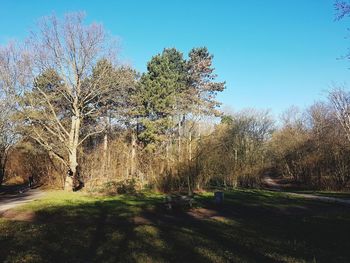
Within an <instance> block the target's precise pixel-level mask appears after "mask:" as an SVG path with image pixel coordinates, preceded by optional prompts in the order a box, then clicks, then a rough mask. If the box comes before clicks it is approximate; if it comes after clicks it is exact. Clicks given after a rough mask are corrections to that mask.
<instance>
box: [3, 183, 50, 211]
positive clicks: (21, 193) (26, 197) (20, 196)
mask: <svg viewBox="0 0 350 263" xmlns="http://www.w3.org/2000/svg"><path fill="white" fill-rule="evenodd" d="M44 194H45V193H44V192H43V191H41V190H40V189H28V188H25V189H23V188H22V189H21V188H19V189H16V191H13V192H8V191H4V192H0V213H2V212H4V211H6V210H9V209H11V208H14V207H16V206H19V205H22V204H25V203H28V202H31V201H34V200H36V199H38V198H41V197H42V196H44Z"/></svg>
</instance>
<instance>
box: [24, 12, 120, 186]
mask: <svg viewBox="0 0 350 263" xmlns="http://www.w3.org/2000/svg"><path fill="white" fill-rule="evenodd" d="M27 47H28V48H27V49H26V50H25V54H28V56H29V58H30V62H31V63H30V73H31V76H33V78H34V82H33V84H32V85H30V84H28V88H27V90H26V92H25V93H23V94H18V96H19V97H20V98H21V105H22V109H21V114H22V118H23V120H24V121H25V124H26V127H27V132H29V135H30V136H31V137H32V138H33V139H34V140H35V141H36V142H37V143H38V144H40V145H41V146H42V147H44V148H45V149H46V150H48V151H49V152H50V153H52V154H53V155H54V156H55V157H56V158H57V159H58V160H60V161H61V162H62V163H63V164H64V165H65V166H66V167H67V168H68V169H69V171H70V173H69V174H68V175H67V177H66V184H65V189H67V190H70V189H72V188H74V183H73V182H74V179H76V177H77V167H78V148H79V147H80V146H81V145H82V143H83V142H84V141H85V140H86V139H87V138H89V137H90V136H92V135H95V134H98V133H101V132H103V131H104V130H105V125H103V122H100V121H99V120H100V118H102V116H103V113H105V109H104V107H106V105H107V104H106V102H107V101H113V100H115V99H117V98H115V97H114V95H115V92H114V90H113V89H114V88H117V87H116V86H114V85H111V83H110V82H109V81H106V79H108V80H109V79H110V78H108V77H109V74H110V71H111V65H112V64H113V62H114V58H115V49H114V44H113V42H112V41H111V40H110V39H108V36H107V35H106V33H105V32H104V29H103V27H102V25H99V24H96V23H93V24H90V25H85V24H84V15H83V14H81V13H72V14H67V15H66V16H65V18H64V21H61V20H59V19H57V18H56V17H55V16H50V17H46V18H44V19H43V20H42V21H41V23H40V24H39V30H38V31H37V32H34V33H32V35H31V37H30V39H29V40H28V42H27ZM106 60H107V61H109V62H110V63H105V62H104V61H106ZM96 72H98V73H96ZM96 76H97V77H96ZM90 124H93V125H90Z"/></svg>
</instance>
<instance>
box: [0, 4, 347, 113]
mask: <svg viewBox="0 0 350 263" xmlns="http://www.w3.org/2000/svg"><path fill="white" fill-rule="evenodd" d="M333 3H334V2H333V0H290V1H287V0H285V1H281V0H264V1H263V0H250V1H242V0H240V1H238V0H227V1H223V0H222V1H219V0H218V1H205V0H197V1H196V0H193V1H189V0H187V1H186V0H183V1H179V0H177V1H175V0H173V1H166V0H163V1H162V0H158V1H156V0H154V1H152V0H149V1H141V0H140V1H132V0H128V1H107V0H106V1H102V0H100V1H92V0H90V1H83V0H81V1H74V0H70V1H68V0H66V1H64V0H60V1H58V0H57V1H44V0H42V1H38V0H31V1H24V0H22V1H20V0H17V1H13V0H11V1H10V0H8V1H5V0H0V43H5V42H6V41H8V40H9V39H14V38H23V37H24V36H25V35H26V34H27V32H28V31H29V29H30V28H32V27H33V26H35V21H36V20H37V19H38V18H39V17H41V16H44V15H48V14H51V13H52V12H55V13H56V14H57V15H61V14H63V13H65V12H69V11H85V12H86V13H87V20H88V21H97V22H101V23H103V24H104V26H105V28H106V29H107V30H108V31H110V33H111V34H113V35H116V36H118V37H119V38H120V39H121V46H122V58H123V59H124V60H126V61H129V62H131V64H132V65H133V66H134V67H135V68H136V69H137V70H139V71H144V70H145V67H146V63H147V61H148V60H149V59H150V58H151V56H153V55H155V54H156V53H159V52H161V51H162V49H163V48H164V47H176V48H178V49H179V50H181V51H182V52H184V53H187V52H188V51H189V50H190V49H191V48H192V47H196V46H207V47H208V48H209V50H210V52H212V53H213V54H214V55H215V60H214V65H215V67H216V69H217V74H218V75H219V77H220V80H226V82H227V89H226V91H225V92H224V93H223V94H221V95H220V96H219V99H220V100H221V101H222V102H223V104H224V105H225V106H229V107H231V108H232V109H235V110H238V109H242V108H245V107H256V108H270V109H272V111H273V113H275V114H279V113H280V112H281V111H283V110H284V109H286V108H287V107H288V106H289V105H292V104H293V105H297V106H300V107H305V106H307V105H309V104H311V103H313V101H315V100H317V99H320V98H322V97H325V91H326V90H327V89H329V87H330V86H331V85H332V83H333V82H337V83H344V82H347V83H350V74H349V73H350V72H349V68H350V62H348V61H345V60H339V59H337V58H339V57H340V56H341V55H344V54H345V53H346V52H347V48H348V47H350V41H349V39H345V36H346V34H347V30H346V28H347V27H348V25H350V18H349V19H347V20H346V19H345V20H344V21H340V22H334V10H333ZM349 27H350V26H349Z"/></svg>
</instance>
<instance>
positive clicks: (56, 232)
mask: <svg viewBox="0 0 350 263" xmlns="http://www.w3.org/2000/svg"><path fill="white" fill-rule="evenodd" d="M163 199H164V196H162V195H160V194H151V193H144V194H142V195H139V196H132V197H131V196H118V197H111V198H107V197H88V196H85V195H83V194H80V193H64V192H49V193H48V194H47V195H46V197H45V198H44V199H42V200H38V201H34V202H32V203H29V204H27V205H25V206H22V207H19V208H17V209H16V211H15V212H12V215H10V216H8V217H9V218H7V219H5V218H0V244H1V245H0V262H327V263H328V262H350V241H349V239H350V206H343V205H337V204H328V203H322V202H319V201H312V200H304V199H302V198H299V197H289V196H287V195H285V194H283V193H275V192H269V191H258V190H254V191H253V190H237V191H231V192H226V193H225V204H224V205H222V206H216V205H215V204H214V203H213V197H212V193H204V194H202V195H199V196H196V207H195V208H194V209H191V210H188V209H173V210H170V211H169V210H166V208H165V207H164V204H163ZM11 217H12V218H11ZM15 219H17V220H15Z"/></svg>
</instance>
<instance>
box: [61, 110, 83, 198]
mask: <svg viewBox="0 0 350 263" xmlns="http://www.w3.org/2000/svg"><path fill="white" fill-rule="evenodd" d="M79 132H80V118H79V117H77V116H73V117H72V124H71V131H70V134H69V156H68V157H69V163H68V164H69V170H70V173H69V172H68V173H67V175H66V181H65V186H64V189H65V190H66V191H73V189H74V187H75V185H74V182H75V179H77V167H78V158H77V157H78V145H79Z"/></svg>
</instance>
